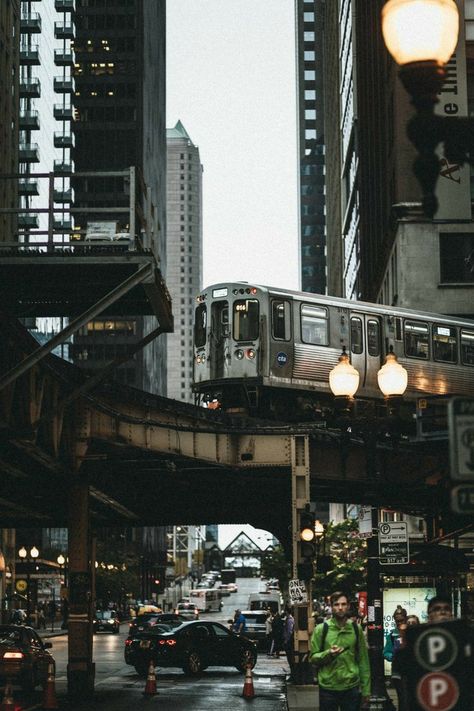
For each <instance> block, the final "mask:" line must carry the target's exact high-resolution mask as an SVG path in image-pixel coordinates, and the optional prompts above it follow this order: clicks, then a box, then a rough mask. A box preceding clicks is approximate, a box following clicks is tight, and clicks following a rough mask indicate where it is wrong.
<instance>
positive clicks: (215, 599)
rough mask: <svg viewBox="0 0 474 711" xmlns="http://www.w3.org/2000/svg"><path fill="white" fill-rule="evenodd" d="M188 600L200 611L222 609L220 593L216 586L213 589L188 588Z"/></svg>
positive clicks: (217, 610)
mask: <svg viewBox="0 0 474 711" xmlns="http://www.w3.org/2000/svg"><path fill="white" fill-rule="evenodd" d="M189 602H191V603H193V604H194V605H196V607H197V608H198V610H200V611H201V610H202V612H219V610H221V609H222V601H221V594H220V592H219V590H218V589H217V588H216V589H215V590H211V589H209V590H207V589H202V590H190V591H189Z"/></svg>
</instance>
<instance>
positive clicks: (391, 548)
mask: <svg viewBox="0 0 474 711" xmlns="http://www.w3.org/2000/svg"><path fill="white" fill-rule="evenodd" d="M409 562H410V554H409V551H408V533H407V525H406V523H405V521H390V523H388V522H387V523H381V524H379V563H380V564H381V565H391V564H393V563H396V564H401V565H403V564H405V563H409Z"/></svg>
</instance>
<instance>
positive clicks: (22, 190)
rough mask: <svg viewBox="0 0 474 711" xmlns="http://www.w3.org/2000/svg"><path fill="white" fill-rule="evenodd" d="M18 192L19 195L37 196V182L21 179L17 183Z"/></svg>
mask: <svg viewBox="0 0 474 711" xmlns="http://www.w3.org/2000/svg"><path fill="white" fill-rule="evenodd" d="M18 192H19V194H20V195H39V189H38V181H37V180H30V179H29V178H21V179H20V180H19V181H18Z"/></svg>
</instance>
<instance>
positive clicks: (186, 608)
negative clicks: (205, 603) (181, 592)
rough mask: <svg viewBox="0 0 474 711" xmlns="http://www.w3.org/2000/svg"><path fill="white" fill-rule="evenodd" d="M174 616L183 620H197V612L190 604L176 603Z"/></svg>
mask: <svg viewBox="0 0 474 711" xmlns="http://www.w3.org/2000/svg"><path fill="white" fill-rule="evenodd" d="M175 614H176V615H179V616H180V617H182V618H184V619H185V620H198V619H199V610H198V608H197V607H196V605H194V604H193V603H192V602H178V604H177V606H176V609H175Z"/></svg>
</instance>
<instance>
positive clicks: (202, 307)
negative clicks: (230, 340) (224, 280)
mask: <svg viewBox="0 0 474 711" xmlns="http://www.w3.org/2000/svg"><path fill="white" fill-rule="evenodd" d="M206 326H207V308H206V304H199V306H198V307H197V309H196V316H195V321H194V345H195V346H196V348H200V347H201V346H204V345H205V344H206Z"/></svg>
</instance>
